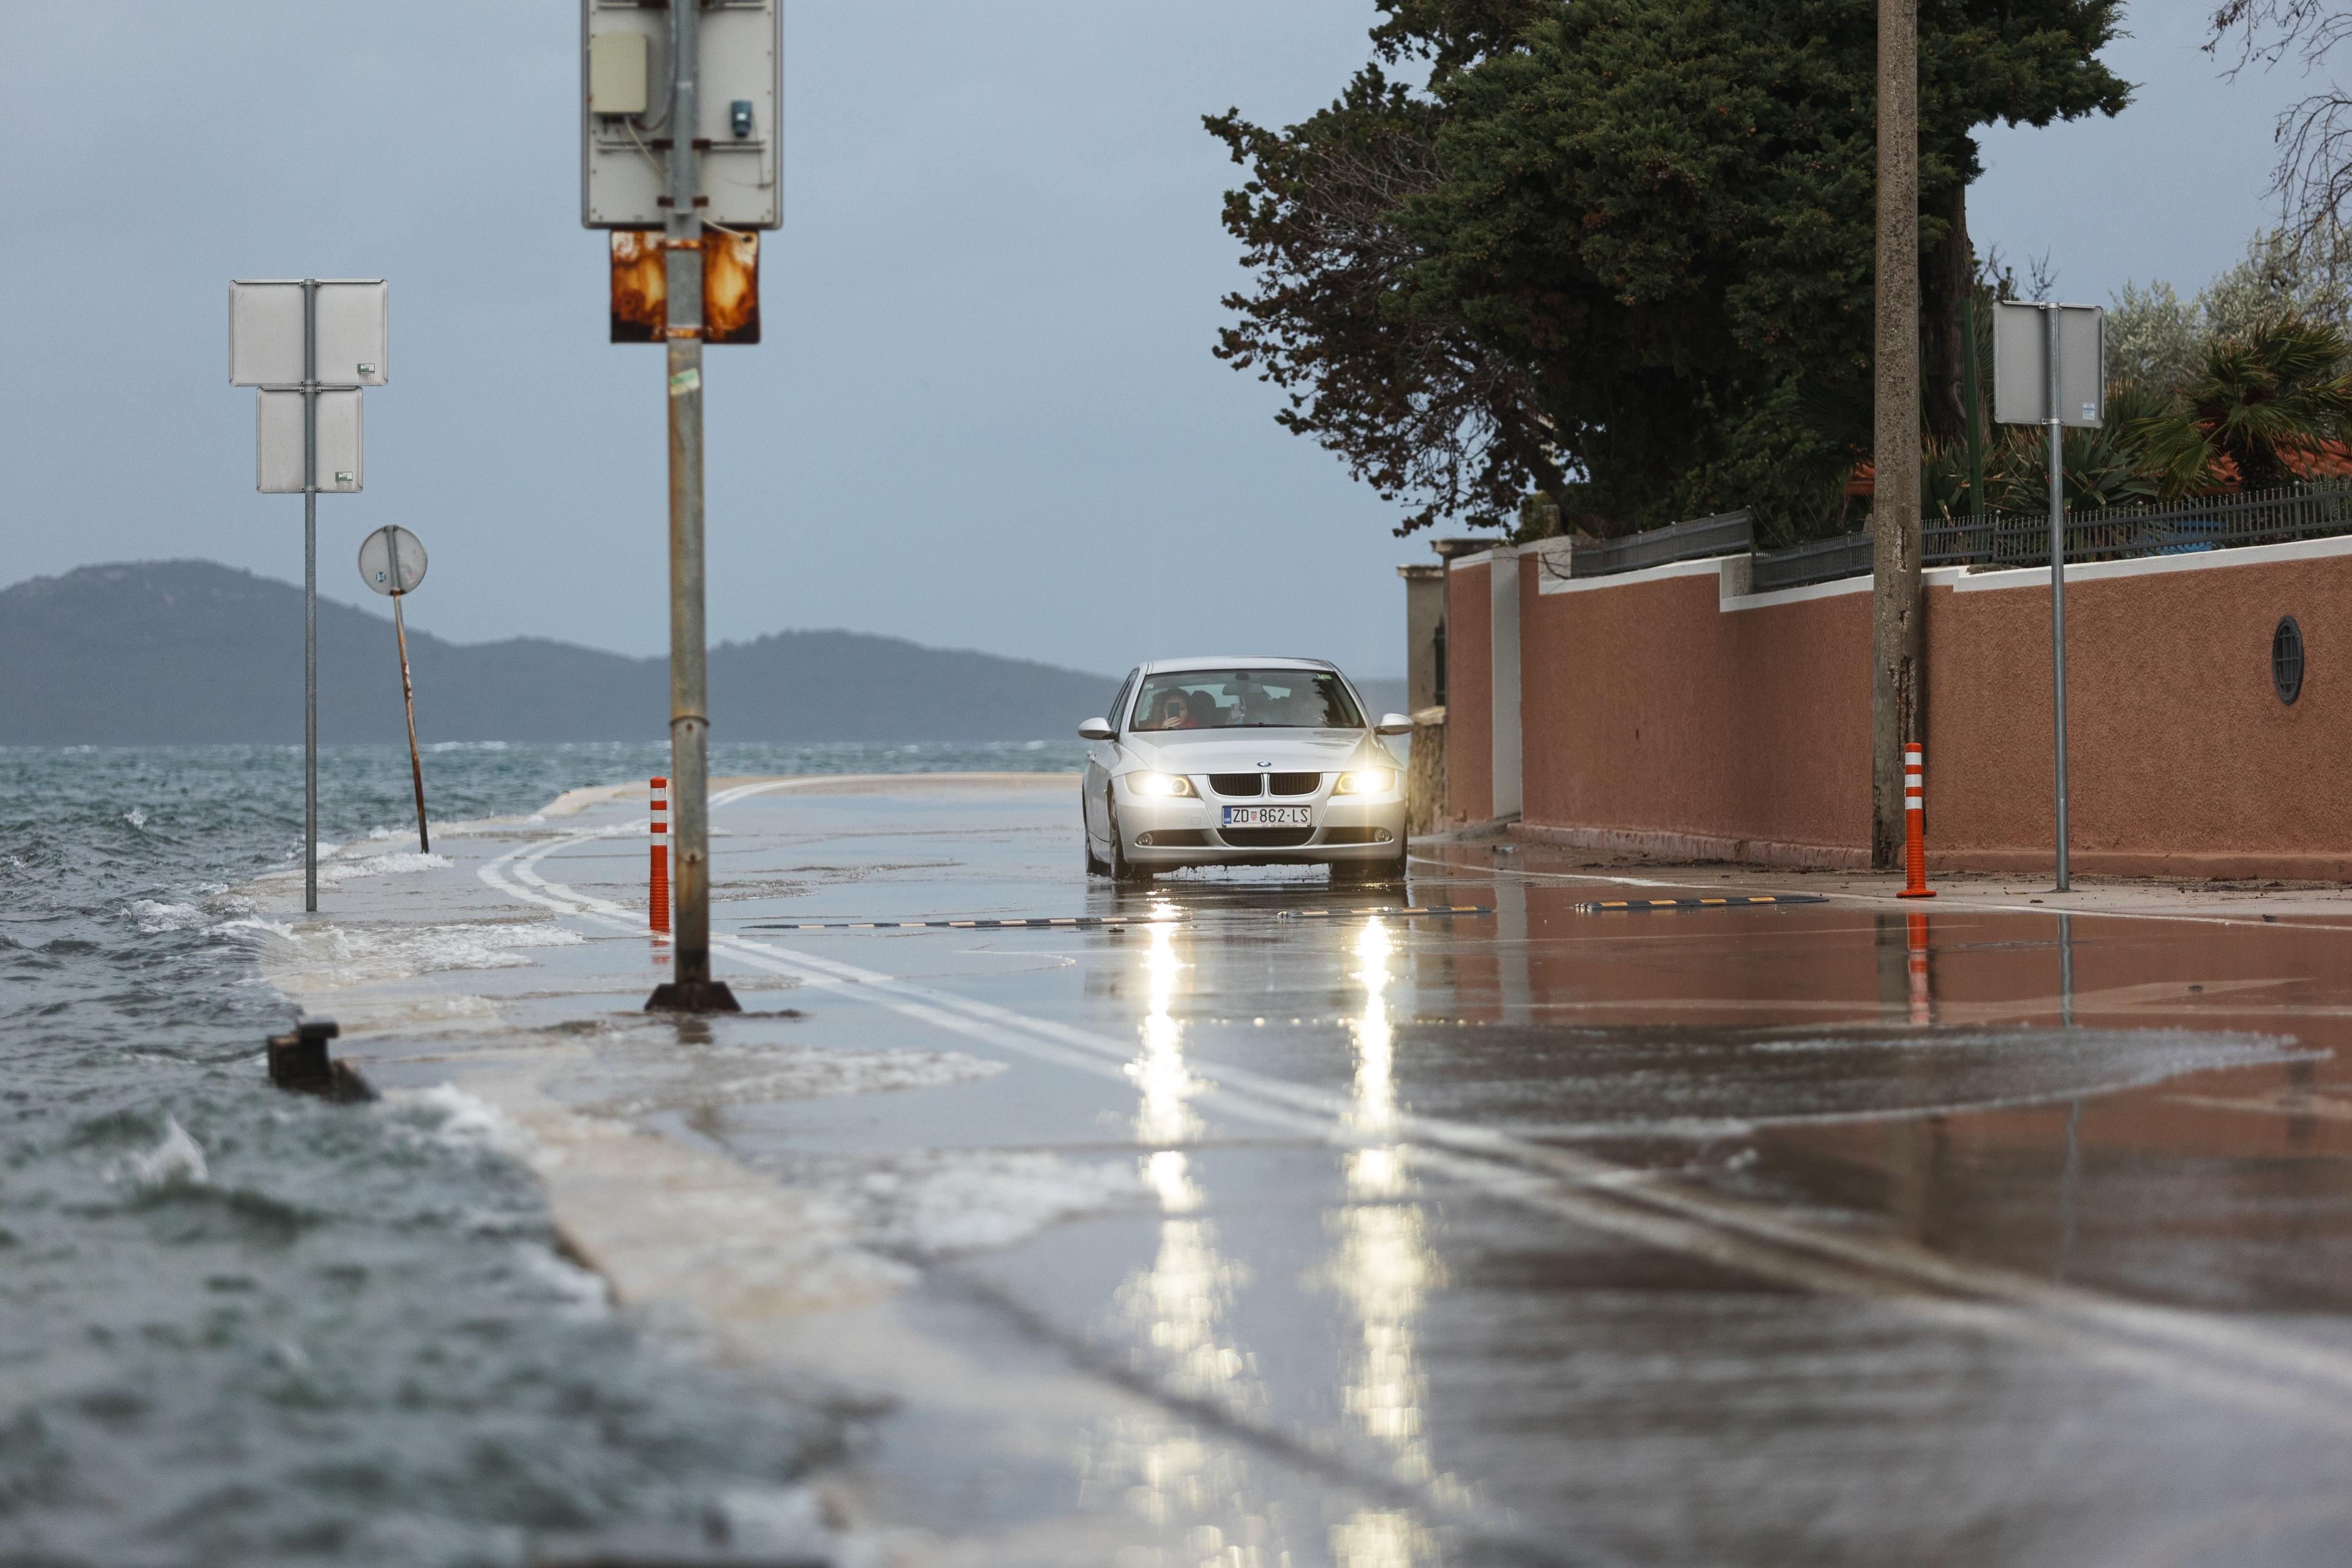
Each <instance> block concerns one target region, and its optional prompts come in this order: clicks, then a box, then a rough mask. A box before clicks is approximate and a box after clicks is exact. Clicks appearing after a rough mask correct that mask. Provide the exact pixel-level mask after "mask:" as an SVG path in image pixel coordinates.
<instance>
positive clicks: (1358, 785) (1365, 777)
mask: <svg viewBox="0 0 2352 1568" xmlns="http://www.w3.org/2000/svg"><path fill="white" fill-rule="evenodd" d="M1394 788H1396V770H1395V769H1394V768H1358V769H1356V770H1355V771H1354V772H1352V773H1341V774H1340V775H1339V788H1338V789H1336V790H1334V791H1332V792H1331V793H1332V794H1334V795H1386V794H1388V792H1389V791H1391V790H1392V789H1394Z"/></svg>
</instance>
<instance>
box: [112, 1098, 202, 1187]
mask: <svg viewBox="0 0 2352 1568" xmlns="http://www.w3.org/2000/svg"><path fill="white" fill-rule="evenodd" d="M109 1174H110V1175H112V1176H113V1177H115V1178H116V1179H118V1180H126V1181H129V1182H130V1183H131V1184H133V1185H135V1186H141V1187H169V1186H180V1185H185V1186H203V1185H204V1184H206V1183H208V1182H210V1181H211V1180H212V1179H213V1177H212V1172H211V1170H210V1169H208V1168H207V1167H206V1166H205V1149H204V1145H203V1144H201V1143H199V1142H196V1141H195V1140H194V1138H191V1137H190V1136H188V1130H187V1129H186V1128H184V1127H183V1126H181V1125H180V1121H179V1118H178V1117H175V1116H171V1115H168V1114H167V1115H166V1116H165V1117H164V1118H163V1142H160V1143H158V1144H156V1145H155V1147H153V1148H152V1149H150V1150H148V1151H147V1152H145V1153H143V1154H133V1155H131V1157H130V1158H128V1159H126V1160H124V1161H122V1162H121V1163H120V1164H118V1165H116V1166H115V1167H114V1168H113V1170H112V1171H110V1173H109Z"/></svg>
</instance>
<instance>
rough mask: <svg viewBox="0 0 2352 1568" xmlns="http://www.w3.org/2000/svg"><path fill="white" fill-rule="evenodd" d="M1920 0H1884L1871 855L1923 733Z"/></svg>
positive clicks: (1893, 847) (1895, 836)
mask: <svg viewBox="0 0 2352 1568" xmlns="http://www.w3.org/2000/svg"><path fill="white" fill-rule="evenodd" d="M1917 5H1918V0H1878V287H1877V307H1878V311H1877V314H1878V321H1877V339H1876V342H1875V345H1874V350H1875V358H1876V367H1875V368H1876V383H1877V384H1876V386H1875V389H1874V398H1873V402H1874V418H1873V432H1872V461H1873V471H1874V479H1873V486H1872V496H1871V503H1870V510H1871V547H1870V559H1871V578H1872V584H1871V610H1870V666H1871V670H1870V863H1871V865H1872V866H1874V867H1875V868H1880V869H1885V868H1887V867H1891V866H1894V865H1896V864H1898V863H1899V858H1900V857H1901V855H1902V851H1903V833H1904V815H1905V814H1904V806H1903V745H1904V742H1906V741H1921V740H1925V739H1926V737H1925V736H1924V735H1922V734H1921V733H1920V730H1921V729H1922V727H1923V726H1922V723H1921V710H1922V707H1923V704H1924V701H1925V698H1926V686H1927V676H1926V672H1925V665H1926V656H1927V635H1926V621H1925V619H1924V615H1923V610H1924V605H1923V604H1922V601H1921V582H1920V573H1919V565H1920V562H1919V30H1918V14H1917Z"/></svg>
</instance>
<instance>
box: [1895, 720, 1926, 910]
mask: <svg viewBox="0 0 2352 1568" xmlns="http://www.w3.org/2000/svg"><path fill="white" fill-rule="evenodd" d="M1923 755H1924V752H1923V751H1922V749H1921V748H1920V746H1919V745H1918V744H1917V743H1916V742H1913V743H1911V744H1908V745H1906V746H1905V747H1904V748H1903V890H1902V891H1901V892H1899V893H1897V894H1895V897H1896V898H1898V899H1932V898H1934V897H1935V896H1936V893H1935V889H1932V888H1930V887H1928V886H1927V826H1926V824H1925V822H1924V821H1923V820H1922V818H1924V817H1925V816H1927V790H1926V788H1925V787H1924V786H1923V785H1922V784H1921V782H1920V779H1921V774H1922V772H1923V770H1924V763H1922V761H1921V758H1922V757H1923Z"/></svg>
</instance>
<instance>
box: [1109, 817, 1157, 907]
mask: <svg viewBox="0 0 2352 1568" xmlns="http://www.w3.org/2000/svg"><path fill="white" fill-rule="evenodd" d="M1103 818H1104V820H1105V821H1107V822H1108V823H1109V824H1110V879H1111V880H1112V881H1114V882H1117V883H1118V884H1119V885H1120V886H1121V887H1130V888H1131V887H1133V886H1135V885H1136V884H1137V883H1139V882H1149V881H1150V880H1151V873H1150V872H1149V871H1147V870H1145V869H1144V868H1142V867H1140V866H1139V865H1137V864H1136V863H1135V862H1134V861H1132V860H1129V858H1127V836H1126V835H1124V834H1122V833H1121V832H1119V830H1118V803H1117V802H1115V801H1112V800H1109V799H1105V800H1104V802H1103Z"/></svg>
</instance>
